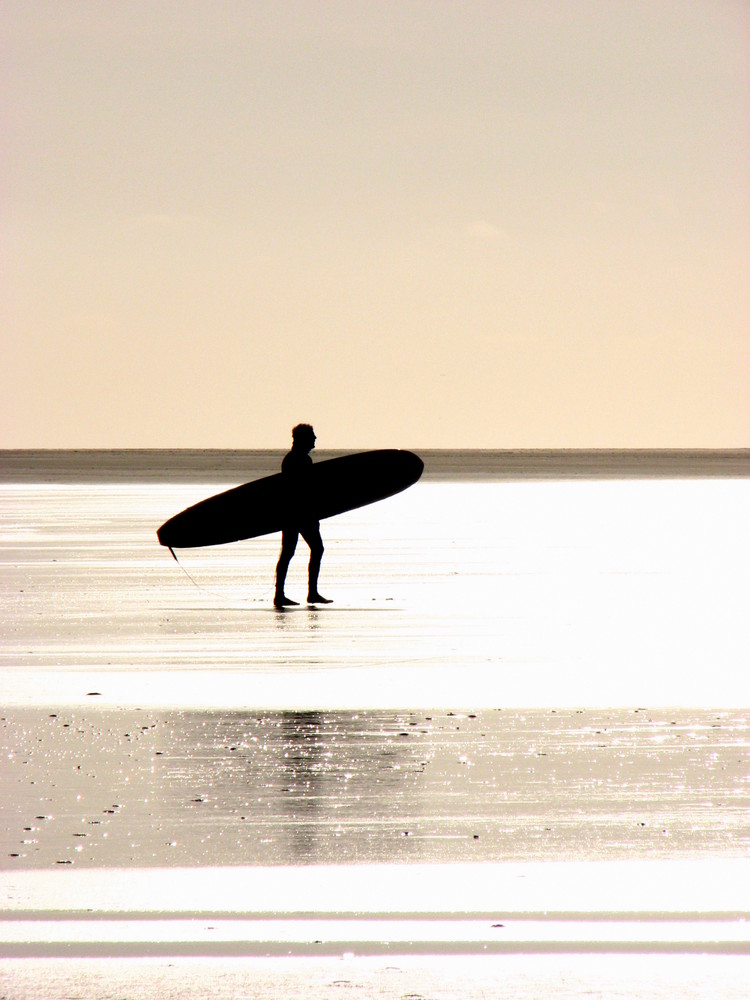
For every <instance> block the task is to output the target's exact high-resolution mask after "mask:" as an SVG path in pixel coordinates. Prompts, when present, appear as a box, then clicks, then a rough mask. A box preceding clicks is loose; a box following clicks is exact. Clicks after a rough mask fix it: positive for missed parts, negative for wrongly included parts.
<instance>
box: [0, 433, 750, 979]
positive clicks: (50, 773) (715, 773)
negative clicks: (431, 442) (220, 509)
mask: <svg viewBox="0 0 750 1000" xmlns="http://www.w3.org/2000/svg"><path fill="white" fill-rule="evenodd" d="M332 454H334V453H321V455H320V458H325V457H330V456H331V455H332ZM420 454H421V455H422V457H423V458H424V459H425V475H424V476H423V478H422V480H420V482H419V483H418V484H417V485H416V486H414V487H412V488H411V489H409V490H407V491H406V492H404V493H402V494H400V495H398V496H396V497H392V498H390V499H388V500H386V501H383V502H381V503H379V504H375V505H372V506H370V507H366V508H362V509H360V510H358V511H353V512H350V513H349V514H345V515H341V516H340V517H337V518H333V519H330V520H328V521H325V522H323V524H322V533H323V538H324V542H325V546H326V552H325V555H324V559H323V569H322V573H321V579H320V587H321V590H322V592H323V593H324V594H326V595H327V596H330V597H331V598H333V600H334V603H333V604H331V605H330V606H325V607H323V606H319V607H315V608H308V607H307V606H306V605H305V604H304V603H302V604H300V606H299V607H295V608H290V609H285V610H283V611H278V610H276V609H274V608H273V606H272V597H273V571H274V567H275V562H276V558H277V556H278V549H279V537H278V536H267V537H264V538H258V539H252V540H248V541H245V542H239V543H236V544H233V545H229V546H220V547H216V548H209V549H195V550H182V551H178V553H177V555H178V558H179V562H177V561H175V560H174V559H173V558H172V556H171V555H170V553H169V551H168V550H165V549H163V548H162V547H161V546H159V544H158V541H157V538H156V529H157V527H158V526H159V525H160V524H161V523H162V522H163V521H164V520H166V519H167V518H168V517H170V516H171V515H172V514H174V513H176V512H177V511H179V510H181V509H182V508H184V507H186V506H188V505H189V504H192V503H194V502H196V501H197V500H200V499H202V498H203V497H205V496H208V495H210V494H211V493H214V492H217V491H219V490H220V489H223V488H225V487H229V486H232V485H236V484H238V483H240V482H243V481H246V480H249V479H253V478H256V477H258V476H261V475H266V474H269V473H271V472H273V471H275V470H276V469H277V468H278V462H279V460H280V457H281V453H277V452H239V451H234V452H223V451H222V452H212V451H190V452H187V451H184V452H166V451H146V452H115V451H111V452H101V451H98V452H90V451H87V452H29V451H24V452H21V451H15V452H4V453H0V510H1V512H2V517H1V518H0V542H1V547H0V593H1V594H2V608H3V615H2V626H1V627H2V638H3V641H2V649H1V650H0V663H1V664H2V669H1V670H0V704H1V705H2V717H1V718H0V752H1V753H2V761H3V764H2V768H0V803H2V804H1V805H0V842H1V843H0V847H1V848H2V849H1V850H0V893H1V896H2V901H3V904H2V913H1V914H0V917H1V918H2V919H0V956H2V958H3V961H2V964H1V966H0V995H2V996H7V997H14V998H16V997H20V998H24V997H42V998H47V997H49V998H52V997H58V996H67V995H75V996H81V997H105V996H107V997H108V996H114V995H127V996H129V997H138V998H141V997H143V998H146V997H157V996H170V995H174V996H181V995H191V996H214V997H234V996H253V997H256V996H257V997H272V996H279V995H284V996H308V997H324V996H329V995H336V996H347V995H356V996H360V997H361V996H368V997H369V996H372V997H375V996H377V997H390V996H393V997H403V996H407V995H408V996H414V997H416V996H424V997H448V996H450V997H455V996H472V997H473V996H488V997H489V996H492V997H506V996H507V997H510V996H522V997H531V996H540V995H545V996H560V997H563V996H565V997H568V996H571V997H572V996H580V995H583V994H584V993H585V994H586V995H587V996H613V995H622V996H643V997H646V996H649V997H652V996H664V997H666V996H674V995H681V996H691V995H692V996H710V995H717V996H719V995H720V996H726V997H729V996H737V997H739V996H745V995H746V992H745V989H746V982H747V981H748V980H749V979H750V962H749V961H748V955H750V931H748V930H747V928H748V926H750V924H748V923H747V919H748V917H749V916H750V906H749V905H748V902H747V901H748V899H750V861H748V847H749V846H750V819H748V817H749V816H750V810H749V809H748V807H749V806H750V766H749V765H750V688H749V684H748V665H749V664H748V644H747V625H746V617H747V614H746V604H747V594H748V591H749V589H750V588H749V586H748V585H749V584H750V526H749V525H748V518H747V511H748V509H750V505H749V503H748V501H750V452H747V451H734V452H637V453H635V452H614V451H612V452H492V453H482V452H423V453H420ZM306 562H307V550H306V546H305V545H304V543H303V542H302V541H300V545H299V548H298V552H297V555H296V557H295V560H294V562H293V564H292V569H291V570H290V573H289V577H288V584H287V593H288V594H289V595H290V596H292V597H295V598H296V599H298V600H300V601H301V600H302V598H303V597H304V595H305V592H306V587H305V584H306V580H305V576H306ZM711 990H714V991H716V990H718V992H711Z"/></svg>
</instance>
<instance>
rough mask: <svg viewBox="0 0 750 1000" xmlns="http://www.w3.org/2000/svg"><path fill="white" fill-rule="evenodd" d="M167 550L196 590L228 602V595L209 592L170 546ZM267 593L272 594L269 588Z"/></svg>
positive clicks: (239, 598)
mask: <svg viewBox="0 0 750 1000" xmlns="http://www.w3.org/2000/svg"><path fill="white" fill-rule="evenodd" d="M167 548H168V549H169V551H170V552H171V553H172V558H173V559H174V561H175V562H176V563H177V565H178V566H179V567H180V569H181V570H182V572H183V573H184V574H185V576H186V577H187V578H188V580H190V582H191V583H192V584H193V586H194V587H195V588H196V590H200V591H201V593H203V594H210V595H211V597H218V598H219V600H222V601H226V600H227V595H226V594H220V593H219V592H218V591H217V590H209V588H208V587H204V586H203V585H202V584H200V583H198V581H197V580H196V579H195V577H194V576H192V574H191V573H189V572H188V570H187V569H186V567H185V566H183V565H182V563H181V562H180V560H179V559H178V558H177V553H176V552H175V550H174V549H173V548H172V546H171V545H168V546H167ZM267 593H269V594H270V588H269V590H268V592H267ZM265 597H266V595H265V594H264V596H263V597H262V598H254V597H232V598H230V600H233V601H244V602H245V603H249V602H251V601H262V600H265Z"/></svg>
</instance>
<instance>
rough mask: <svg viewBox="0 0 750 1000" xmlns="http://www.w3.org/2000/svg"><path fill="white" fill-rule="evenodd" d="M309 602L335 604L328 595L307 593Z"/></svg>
mask: <svg viewBox="0 0 750 1000" xmlns="http://www.w3.org/2000/svg"><path fill="white" fill-rule="evenodd" d="M307 603H308V604H333V601H332V600H331V599H330V598H328V597H322V596H321V595H320V594H308V595H307Z"/></svg>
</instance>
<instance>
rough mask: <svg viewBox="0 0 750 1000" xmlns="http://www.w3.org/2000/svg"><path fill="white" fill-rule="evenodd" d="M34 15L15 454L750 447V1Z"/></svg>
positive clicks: (14, 3) (9, 276)
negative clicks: (303, 437)
mask: <svg viewBox="0 0 750 1000" xmlns="http://www.w3.org/2000/svg"><path fill="white" fill-rule="evenodd" d="M0 34H1V37H2V43H1V44H2V52H1V53H0V57H1V58H0V61H1V62H2V69H0V79H1V80H2V110H1V114H2V117H1V119H0V133H1V134H2V136H3V137H4V138H3V139H2V140H1V141H2V165H1V166H0V170H1V171H2V175H1V176H2V191H1V197H2V217H1V220H0V231H1V234H2V241H1V242H2V250H1V251H0V253H1V255H2V256H1V258H0V259H1V261H2V273H3V279H2V286H0V296H1V298H0V322H1V323H2V328H3V345H4V346H3V352H2V358H3V361H2V367H1V369H0V370H1V372H2V374H0V379H1V380H2V382H1V384H0V390H1V391H0V447H6V448H26V447H28V448H42V447H49V448H54V447H63V448H68V447H69V448H96V447H104V448H110V447H111V448H119V447H163V448H172V447H196V448H202V447H206V448H210V447H217V448H221V447H225V448H266V447H268V448H282V447H285V446H286V445H287V444H288V441H289V431H290V428H291V427H292V425H293V424H295V423H297V422H300V421H304V422H310V423H313V424H314V426H315V429H316V432H317V435H318V444H319V446H321V447H332V448H359V447H414V448H418V447H423V448H458V447H463V448H537V447H538V448H548V447H549V448H586V447H591V448H598V447H613V448H617V447H625V448H626V447H664V448H667V447H747V446H750V379H749V378H748V376H749V375H750V291H749V289H748V276H749V275H750V268H749V267H748V265H749V264H750V253H749V252H748V251H749V250H750V186H749V185H748V177H750V173H749V172H748V167H749V166H750V83H749V78H750V73H749V66H750V12H749V10H748V7H747V4H746V3H745V0H736V2H735V0H710V2H709V0H691V2H690V3H686V2H685V0H675V2H672V0H608V2H606V3H603V2H602V0H568V2H565V0H553V2H546V0H468V2H446V0H398V2H392V0H341V2H338V0H331V2H327V0H315V2H313V0H310V2H302V0H287V2H283V0H282V2H278V0H273V2H269V0H252V2H247V0H213V2H210V3H208V2H196V0H173V2H169V0H118V2H117V3H101V2H100V0H96V2H93V0H78V2H75V0H52V2H49V0H34V2H29V0H0Z"/></svg>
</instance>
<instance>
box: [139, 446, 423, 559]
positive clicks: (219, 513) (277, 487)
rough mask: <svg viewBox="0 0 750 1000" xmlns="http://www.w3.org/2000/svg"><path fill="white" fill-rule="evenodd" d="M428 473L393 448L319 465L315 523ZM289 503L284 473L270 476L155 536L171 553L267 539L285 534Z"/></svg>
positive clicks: (212, 500)
mask: <svg viewBox="0 0 750 1000" xmlns="http://www.w3.org/2000/svg"><path fill="white" fill-rule="evenodd" d="M423 469H424V462H423V461H422V459H421V458H419V456H418V455H415V454H414V453H413V452H411V451H401V450H399V449H394V448H381V449H379V450H378V451H363V452H359V453H357V454H355V455H342V456H341V457H339V458H329V459H327V460H326V461H323V462H314V463H313V466H312V474H311V485H310V500H311V507H310V517H311V519H315V520H318V521H321V520H323V518H326V517H334V516H335V515H336V514H343V513H344V512H345V511H348V510H355V509H356V508H357V507H364V506H366V505H367V504H371V503H375V502H376V501H378V500H384V499H385V498H386V497H390V496H393V495H394V494H396V493H400V492H401V491H402V490H405V489H407V488H408V487H409V486H411V485H413V484H414V483H416V481H417V480H418V479H419V477H420V476H421V475H422V470H423ZM287 501H288V493H287V488H286V481H285V478H284V477H282V475H281V473H277V474H276V475H274V476H265V477H264V478H263V479H256V480H254V481H253V482H251V483H245V484H244V485H242V486H235V487H234V488H233V489H230V490H226V491H225V492H223V493H218V494H217V495H216V496H212V497H208V499H206V500H201V501H200V503H197V504H194V505H193V506H192V507H188V508H187V509H186V510H183V511H181V512H180V513H179V514H175V516H174V517H171V518H170V519H169V520H168V521H165V522H164V524H162V526H161V527H160V528H159V529H158V531H157V532H156V534H157V537H158V539H159V541H160V542H161V544H162V545H166V546H167V547H168V548H170V549H178V548H196V547H198V546H202V545H224V544H226V543H227V542H237V541H240V540H241V539H243V538H255V537H256V536H258V535H268V534H271V533H272V532H274V531H281V529H282V528H283V526H284V522H285V520H287V517H286V514H285V511H286V507H287Z"/></svg>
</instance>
